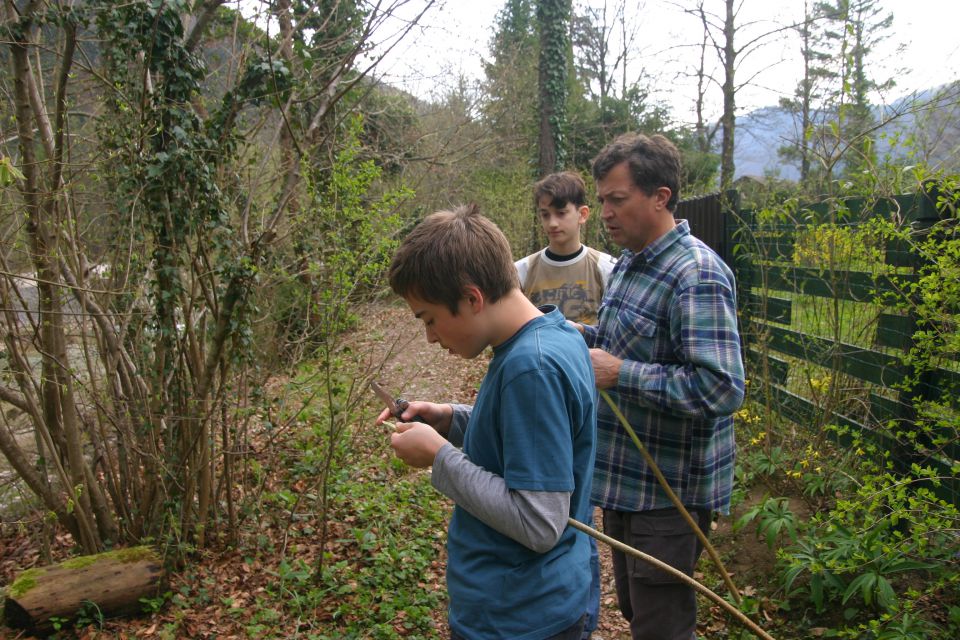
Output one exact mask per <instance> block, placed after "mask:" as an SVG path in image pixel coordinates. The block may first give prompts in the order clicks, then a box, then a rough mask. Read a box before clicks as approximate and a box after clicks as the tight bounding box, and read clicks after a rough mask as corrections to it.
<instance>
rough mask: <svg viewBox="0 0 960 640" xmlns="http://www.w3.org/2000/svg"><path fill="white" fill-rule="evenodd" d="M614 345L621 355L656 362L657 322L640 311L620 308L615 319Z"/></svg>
mask: <svg viewBox="0 0 960 640" xmlns="http://www.w3.org/2000/svg"><path fill="white" fill-rule="evenodd" d="M614 324H615V326H616V335H615V338H614V345H616V347H617V352H618V354H617V355H619V356H620V357H626V358H627V359H628V360H638V361H640V362H655V361H656V359H657V358H656V356H657V323H656V322H654V321H653V320H650V319H649V318H647V317H645V316H642V315H640V314H638V313H632V312H630V311H624V310H622V309H621V310H620V313H618V314H617V316H616V321H615V323H614Z"/></svg>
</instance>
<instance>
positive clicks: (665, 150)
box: [593, 133, 681, 211]
mask: <svg viewBox="0 0 960 640" xmlns="http://www.w3.org/2000/svg"><path fill="white" fill-rule="evenodd" d="M621 162H626V163H627V164H628V166H629V167H630V175H631V177H632V178H633V183H634V184H635V185H636V186H637V187H639V188H640V189H641V190H642V191H643V192H644V193H645V194H647V195H648V196H649V195H652V194H653V192H654V191H656V190H657V189H659V188H660V187H667V188H669V189H670V200H669V201H667V209H669V210H670V211H675V210H676V208H677V202H678V201H679V200H680V175H681V174H680V171H681V169H680V166H681V162H680V152H679V151H678V150H677V147H675V146H674V144H673V143H672V142H670V141H669V140H668V139H667V138H665V137H664V136H662V135H660V134H656V135H653V136H649V137H647V136H645V135H643V134H642V133H625V134H623V135H622V136H620V137H618V138H617V139H616V140H614V141H613V142H611V143H610V144H608V145H607V146H605V147H604V148H603V149H601V150H600V153H599V154H597V157H596V158H594V159H593V179H594V180H596V181H598V182H599V181H600V180H601V179H603V177H604V176H606V175H607V174H608V173H610V170H611V169H613V167H615V166H616V165H618V164H620V163H621Z"/></svg>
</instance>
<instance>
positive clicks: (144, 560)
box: [3, 546, 166, 634]
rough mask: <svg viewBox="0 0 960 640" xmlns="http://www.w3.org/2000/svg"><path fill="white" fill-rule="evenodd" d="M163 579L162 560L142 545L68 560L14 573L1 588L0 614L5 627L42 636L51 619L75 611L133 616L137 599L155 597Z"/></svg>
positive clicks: (137, 609) (69, 618)
mask: <svg viewBox="0 0 960 640" xmlns="http://www.w3.org/2000/svg"><path fill="white" fill-rule="evenodd" d="M165 582H166V580H165V576H164V572H163V563H162V562H161V561H160V557H159V556H158V555H157V554H156V552H155V551H154V550H153V549H152V548H150V547H147V546H144V547H132V548H130V549H118V550H116V551H108V552H106V553H99V554H96V555H92V556H80V557H77V558H71V559H69V560H65V561H63V562H61V563H60V564H56V565H52V566H48V567H37V568H33V569H27V570H26V571H24V572H22V573H21V574H20V575H18V576H17V578H16V579H15V580H14V581H13V582H12V583H11V584H10V586H9V588H8V589H7V596H6V601H5V602H4V607H3V611H4V618H5V622H6V624H7V626H9V627H11V628H14V629H24V630H26V631H27V632H29V633H34V634H42V633H45V632H48V631H50V630H52V628H53V621H54V620H56V621H60V622H69V621H73V620H75V619H76V618H77V615H78V613H79V612H81V611H85V612H87V614H89V612H90V611H91V610H93V611H95V612H99V613H98V614H97V615H102V616H103V617H114V616H123V615H131V614H136V613H139V612H140V611H142V607H143V605H142V603H141V602H140V599H141V598H156V597H157V596H159V595H160V594H161V593H163V588H164V585H165ZM85 607H86V609H85Z"/></svg>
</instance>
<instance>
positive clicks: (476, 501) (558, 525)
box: [431, 445, 571, 553]
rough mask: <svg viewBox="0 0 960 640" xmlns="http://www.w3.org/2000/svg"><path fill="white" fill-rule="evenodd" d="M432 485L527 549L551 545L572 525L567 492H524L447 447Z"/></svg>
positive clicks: (542, 549)
mask: <svg viewBox="0 0 960 640" xmlns="http://www.w3.org/2000/svg"><path fill="white" fill-rule="evenodd" d="M431 482H432V483H433V486H434V487H435V488H436V489H437V491H439V492H440V493H442V494H444V495H445V496H447V497H448V498H450V499H451V500H453V501H454V502H456V503H457V504H458V505H459V506H461V507H463V508H464V509H466V510H467V511H468V512H469V513H470V514H471V515H473V516H474V517H475V518H477V519H478V520H480V521H482V522H483V523H484V524H486V525H487V526H489V527H491V528H493V529H495V530H497V531H499V532H500V533H502V534H503V535H505V536H507V537H509V538H511V539H513V540H516V541H517V542H519V543H520V544H522V545H523V546H525V547H527V548H528V549H532V550H533V551H536V552H537V553H545V552H547V551H549V550H550V549H552V548H553V547H554V545H556V544H557V541H558V540H559V539H560V535H561V534H562V533H563V531H564V529H565V528H566V526H567V518H568V516H569V514H570V495H571V493H570V492H568V491H521V490H517V491H515V490H510V489H508V488H507V483H506V481H505V480H504V479H503V478H502V477H500V476H498V475H496V474H494V473H491V472H489V471H487V470H486V469H484V468H483V467H480V466H479V465H476V464H474V463H473V462H471V461H470V459H469V458H467V456H466V455H465V454H464V453H463V452H461V451H459V450H458V449H455V448H454V447H453V446H447V445H444V446H443V447H442V448H441V449H440V451H439V452H438V453H437V456H436V458H435V459H434V461H433V473H432V476H431Z"/></svg>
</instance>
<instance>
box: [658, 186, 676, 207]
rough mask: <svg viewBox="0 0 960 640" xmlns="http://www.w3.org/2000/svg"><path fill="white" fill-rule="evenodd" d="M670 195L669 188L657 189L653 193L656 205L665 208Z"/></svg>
mask: <svg viewBox="0 0 960 640" xmlns="http://www.w3.org/2000/svg"><path fill="white" fill-rule="evenodd" d="M672 195H673V191H671V190H670V187H657V190H656V191H654V196H655V197H656V199H657V204H658V205H661V206H663V208H664V209H666V208H667V203H668V202H670V196H672Z"/></svg>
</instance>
